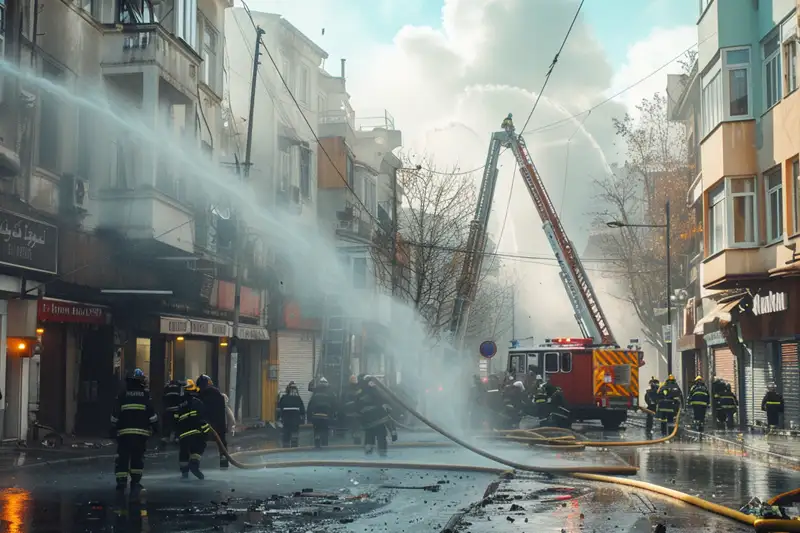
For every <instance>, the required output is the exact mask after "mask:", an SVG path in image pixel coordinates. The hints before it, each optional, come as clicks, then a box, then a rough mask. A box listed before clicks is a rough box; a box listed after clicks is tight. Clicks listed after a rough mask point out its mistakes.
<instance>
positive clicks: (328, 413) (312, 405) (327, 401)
mask: <svg viewBox="0 0 800 533" xmlns="http://www.w3.org/2000/svg"><path fill="white" fill-rule="evenodd" d="M336 403H337V402H336V395H335V394H334V393H333V391H332V390H331V389H330V387H329V386H327V385H318V386H317V388H316V390H315V391H314V394H313V395H312V396H311V399H310V400H309V401H308V417H309V419H310V420H311V421H312V422H317V421H323V420H332V419H333V417H334V415H335V414H336Z"/></svg>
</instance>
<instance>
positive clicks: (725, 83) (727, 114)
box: [712, 46, 753, 122]
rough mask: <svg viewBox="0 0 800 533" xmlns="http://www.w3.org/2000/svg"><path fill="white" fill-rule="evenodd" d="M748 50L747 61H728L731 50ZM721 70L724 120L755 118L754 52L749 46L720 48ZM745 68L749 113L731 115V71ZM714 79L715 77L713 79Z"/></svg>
mask: <svg viewBox="0 0 800 533" xmlns="http://www.w3.org/2000/svg"><path fill="white" fill-rule="evenodd" d="M744 50H747V54H748V58H747V63H728V54H729V53H730V52H741V51H744ZM720 56H721V57H720V61H721V70H722V71H723V72H724V76H723V77H722V121H723V122H727V121H735V120H750V119H752V118H753V91H752V84H751V80H752V73H751V69H750V65H751V64H752V62H753V53H752V50H750V47H749V46H735V47H731V48H724V49H722V50H720ZM738 70H744V71H745V76H746V80H747V113H745V114H742V115H731V104H732V103H733V100H732V99H731V80H730V75H731V72H734V71H738ZM712 81H713V79H712Z"/></svg>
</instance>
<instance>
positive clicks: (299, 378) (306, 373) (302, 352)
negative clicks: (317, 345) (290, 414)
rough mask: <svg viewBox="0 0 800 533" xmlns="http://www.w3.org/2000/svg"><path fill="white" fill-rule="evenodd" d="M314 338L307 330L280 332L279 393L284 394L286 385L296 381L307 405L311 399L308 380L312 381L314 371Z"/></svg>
mask: <svg viewBox="0 0 800 533" xmlns="http://www.w3.org/2000/svg"><path fill="white" fill-rule="evenodd" d="M312 338H313V337H310V336H309V334H308V333H307V332H305V331H292V330H283V331H279V332H278V393H280V394H283V392H284V391H285V390H286V385H288V384H289V382H290V381H294V382H295V384H296V385H297V390H298V391H300V397H301V398H303V403H304V404H305V405H308V400H310V399H311V393H310V392H308V382H309V381H311V379H312V377H313V374H312V372H313V371H314V343H313V341H312V340H311V339H312Z"/></svg>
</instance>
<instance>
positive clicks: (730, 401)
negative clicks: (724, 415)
mask: <svg viewBox="0 0 800 533" xmlns="http://www.w3.org/2000/svg"><path fill="white" fill-rule="evenodd" d="M738 407H739V401H738V400H737V399H736V395H735V394H734V393H733V392H731V391H729V390H726V391H724V392H722V393H720V395H719V398H718V399H717V410H719V411H736V409H737V408H738Z"/></svg>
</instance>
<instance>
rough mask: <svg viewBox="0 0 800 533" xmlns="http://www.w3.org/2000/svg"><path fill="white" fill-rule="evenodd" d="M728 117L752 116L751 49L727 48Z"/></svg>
mask: <svg viewBox="0 0 800 533" xmlns="http://www.w3.org/2000/svg"><path fill="white" fill-rule="evenodd" d="M725 83H727V85H728V86H727V88H726V91H725V92H726V94H727V96H728V101H727V102H726V103H727V105H726V111H725V112H726V117H725V118H727V119H737V118H743V117H749V116H750V49H749V48H736V49H731V50H725Z"/></svg>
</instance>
